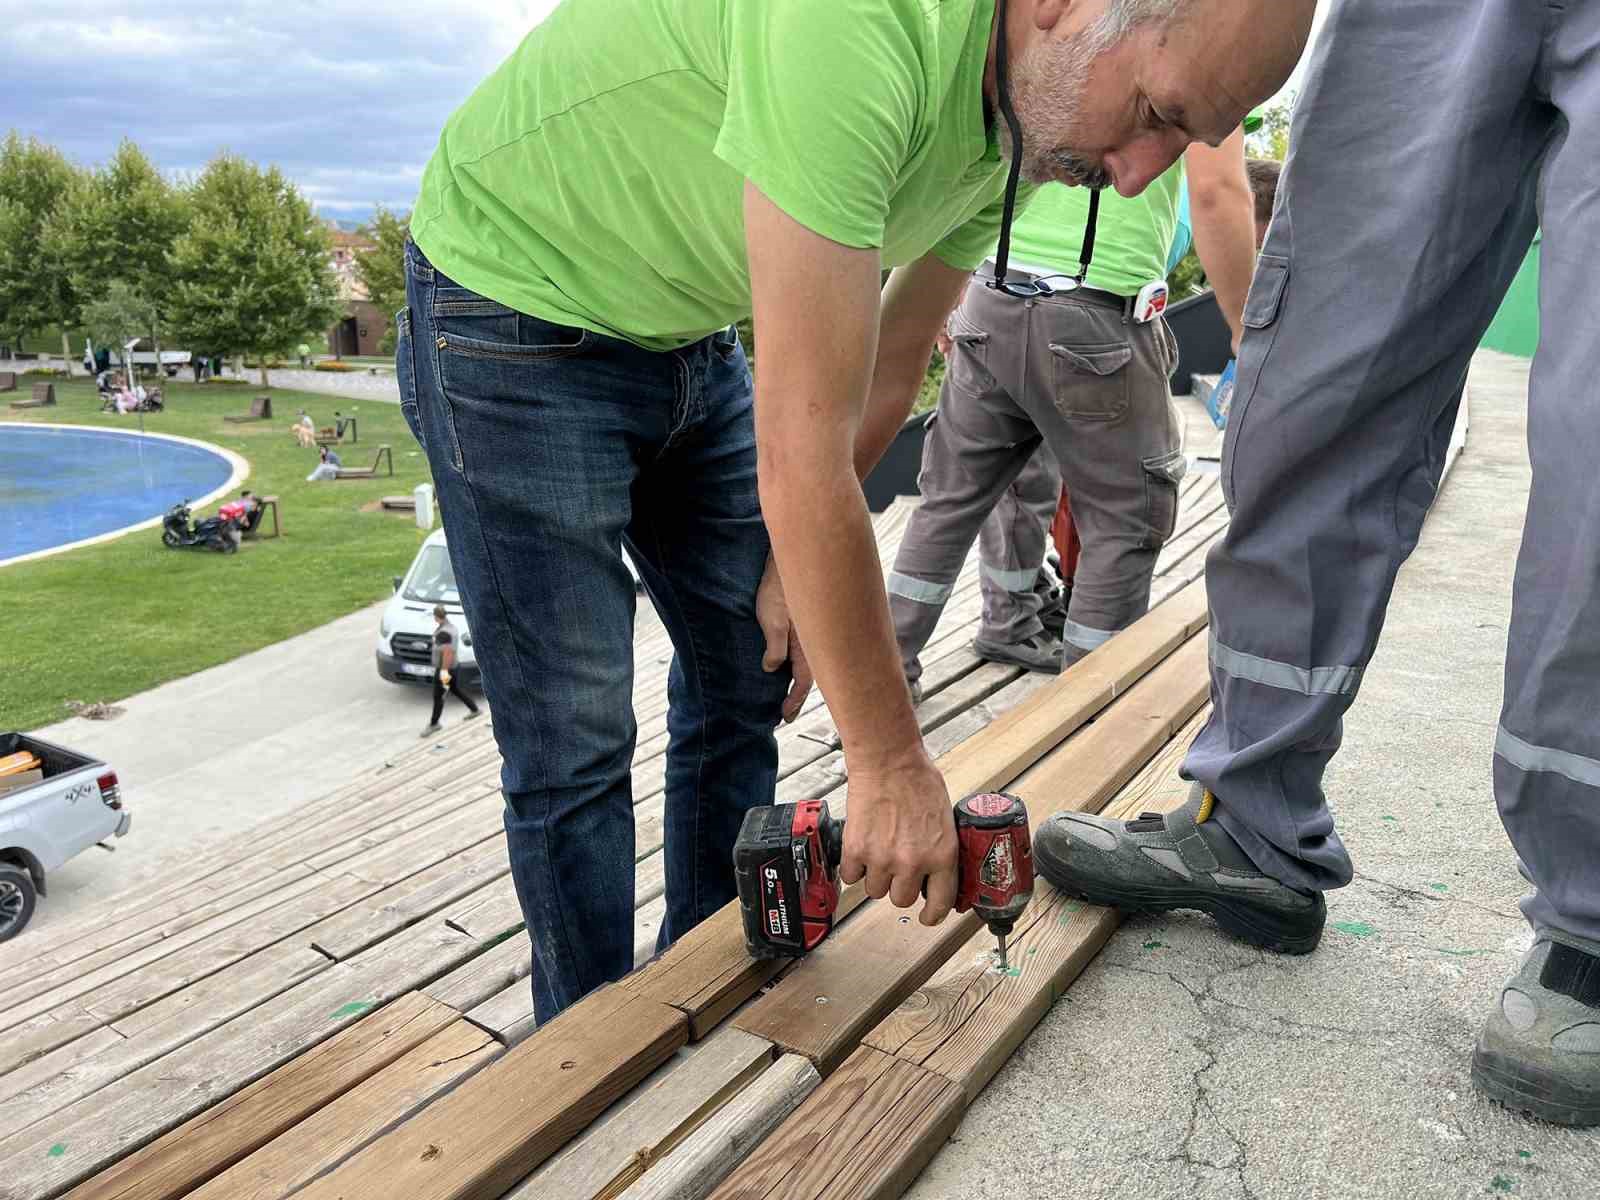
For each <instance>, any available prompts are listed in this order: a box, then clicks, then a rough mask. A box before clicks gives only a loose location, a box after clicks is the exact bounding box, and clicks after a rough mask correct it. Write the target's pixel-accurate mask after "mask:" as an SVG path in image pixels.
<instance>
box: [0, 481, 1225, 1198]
mask: <svg viewBox="0 0 1600 1200" xmlns="http://www.w3.org/2000/svg"><path fill="white" fill-rule="evenodd" d="M1184 501H1185V503H1184V515H1183V518H1182V520H1181V521H1180V526H1179V530H1178V532H1177V534H1176V535H1175V537H1174V538H1173V539H1172V541H1171V542H1170V544H1169V546H1168V547H1167V549H1166V552H1165V553H1164V555H1163V561H1162V564H1161V573H1160V575H1159V577H1158V588H1157V598H1158V599H1164V600H1165V603H1161V604H1160V605H1159V606H1158V607H1157V608H1155V609H1154V610H1153V611H1152V613H1151V615H1150V616H1149V617H1147V618H1145V619H1144V620H1143V621H1142V622H1140V623H1139V624H1138V625H1137V626H1135V627H1134V628H1132V629H1130V630H1128V631H1126V632H1125V633H1123V634H1121V635H1119V636H1118V637H1116V638H1114V639H1113V640H1112V641H1111V642H1110V643H1108V644H1107V645H1106V646H1105V647H1103V648H1102V649H1101V650H1099V651H1096V653H1095V654H1094V655H1092V656H1091V657H1090V658H1089V659H1088V660H1086V661H1085V662H1084V663H1082V664H1080V665H1079V666H1077V667H1075V668H1074V669H1073V670H1072V671H1071V672H1069V673H1068V674H1067V675H1065V676H1063V677H1062V678H1061V679H1059V680H1053V679H1046V678H1043V677H1040V676H1030V675H1024V674H1023V673H1022V672H1020V671H1018V670H1016V669H1012V668H1005V667H1000V666H997V665H995V664H990V663H983V662H980V661H979V660H977V659H976V658H975V657H974V656H973V655H972V654H971V652H970V649H968V647H967V641H968V639H969V638H970V635H971V624H972V621H973V620H974V618H975V617H976V615H977V612H978V605H979V601H978V594H977V584H976V572H975V571H972V570H969V571H968V572H967V573H966V574H964V576H963V580H962V583H961V584H960V586H958V589H957V592H956V595H955V596H954V597H953V599H952V601H951V605H950V608H949V610H948V613H947V619H946V621H945V622H944V623H943V624H942V625H941V629H940V637H939V639H938V640H937V641H935V642H934V643H932V644H930V646H929V649H928V651H927V653H926V654H925V655H924V662H925V665H926V673H925V676H924V683H925V687H926V689H927V691H926V696H925V699H924V701H923V703H922V705H921V706H920V708H919V715H920V716H921V718H922V723H923V728H924V730H925V734H926V736H927V738H928V741H929V743H930V746H932V747H933V748H934V749H935V751H936V752H939V753H942V757H941V758H940V766H941V769H943V770H944V772H945V775H946V779H947V781H948V784H949V787H950V790H951V792H952V793H953V794H959V793H963V792H968V791H976V790H982V789H984V788H990V787H999V786H1006V785H1010V786H1011V787H1013V788H1014V789H1015V790H1017V791H1019V792H1020V793H1021V794H1022V795H1023V796H1024V797H1025V798H1026V799H1027V801H1028V803H1029V808H1030V811H1031V812H1032V813H1033V815H1034V816H1035V818H1036V819H1042V817H1043V816H1045V815H1047V814H1048V813H1049V812H1052V811H1057V810H1059V809H1062V808H1068V807H1071V808H1080V809H1098V808H1100V807H1102V806H1108V805H1109V806H1110V807H1111V808H1113V809H1121V808H1126V809H1128V810H1130V811H1133V810H1137V809H1140V808H1151V807H1159V806H1162V805H1164V804H1167V803H1172V802H1175V801H1176V795H1175V793H1173V792H1171V790H1170V788H1169V787H1167V785H1168V784H1169V783H1170V781H1171V778H1172V776H1173V771H1174V764H1175V762H1176V759H1177V755H1178V753H1179V751H1180V749H1181V744H1182V743H1183V742H1184V741H1186V737H1184V736H1182V733H1181V731H1183V730H1184V729H1185V728H1186V724H1187V723H1190V722H1191V721H1192V719H1194V718H1195V717H1196V715H1197V713H1198V712H1199V709H1200V706H1201V705H1202V703H1203V702H1204V699H1205V687H1206V673H1205V647H1204V635H1203V633H1202V627H1203V625H1204V620H1205V604H1204V598H1203V595H1202V593H1201V592H1200V590H1199V586H1198V585H1191V586H1186V585H1187V584H1188V583H1189V581H1190V580H1191V579H1193V578H1194V577H1195V576H1197V575H1198V573H1199V571H1200V568H1201V565H1202V561H1203V555H1204V550H1205V548H1206V547H1207V546H1208V545H1209V544H1210V542H1211V541H1212V540H1213V539H1214V538H1215V537H1216V536H1217V534H1218V533H1219V532H1220V530H1221V528H1222V527H1223V524H1224V522H1225V514H1224V513H1223V511H1222V501H1221V496H1220V493H1219V492H1218V489H1217V487H1216V484H1215V480H1214V478H1203V477H1202V478H1200V479H1195V480H1191V481H1190V482H1189V483H1188V484H1186V485H1185V493H1184ZM906 512H907V510H906V509H905V508H903V507H900V508H896V509H893V510H891V511H890V513H888V514H885V516H884V518H882V519H880V521H879V534H880V553H882V555H883V557H884V559H885V561H888V560H890V559H891V558H892V555H893V547H894V544H895V542H896V541H897V539H898V536H899V533H900V532H901V530H902V529H903V527H904V520H905V516H906ZM668 653H669V651H668V649H667V645H666V642H665V636H664V634H663V633H661V631H660V630H659V628H654V629H644V630H642V632H641V635H640V639H639V643H638V645H637V647H636V656H637V662H638V664H639V672H638V677H637V679H636V688H635V698H636V712H637V714H638V716H639V722H640V742H639V749H638V753H637V754H636V758H635V775H634V778H635V795H636V800H637V808H636V816H637V822H636V825H637V829H638V853H637V857H638V872H637V880H638V882H637V900H638V904H639V910H638V915H639V921H638V932H639V938H638V950H639V954H640V957H641V959H643V958H644V957H646V956H647V955H648V954H649V952H650V950H651V948H652V947H653V943H654V931H655V928H656V924H657V923H658V922H659V919H660V911H661V909H660V898H661V887H662V884H661V872H660V824H661V803H662V795H661V768H662V765H663V764H662V752H663V750H664V748H665V734H664V722H663V716H664V710H665V660H666V655H667V654H668ZM780 761H781V764H782V767H781V773H782V780H781V783H780V798H783V799H791V798H797V797H801V796H808V795H824V794H826V795H829V796H830V803H831V804H832V805H833V806H834V807H835V808H836V809H837V808H840V807H842V806H843V803H844V801H845V795H844V783H845V779H844V771H843V762H842V756H841V754H840V752H839V749H838V739H837V734H836V731H835V730H834V729H833V727H832V725H831V722H830V721H829V719H828V716H827V712H826V708H825V706H823V705H821V703H820V701H819V700H818V699H817V698H815V697H813V700H812V702H811V704H810V705H809V707H808V711H807V712H806V713H805V714H803V715H802V717H801V719H800V721H799V722H797V723H796V724H795V725H794V726H791V727H788V728H786V729H785V730H784V731H783V733H782V735H781V736H780ZM498 767H499V763H498V756H497V754H496V752H495V750H494V746H493V742H492V740H491V738H490V737H489V736H488V731H486V730H479V729H473V728H471V727H468V728H467V730H466V732H464V733H458V734H456V735H453V736H452V737H451V739H450V740H449V742H448V743H447V744H445V746H444V748H443V749H439V748H436V747H433V746H423V747H419V748H418V749H417V750H415V751H413V752H411V753H409V754H408V755H406V756H404V757H403V758H400V759H395V760H393V761H392V762H391V764H388V765H387V766H386V768H385V769H383V770H379V771H375V772H373V773H370V774H368V775H367V776H365V777H363V778H362V779H360V780H357V781H355V782H354V783H352V784H351V785H350V786H349V787H347V788H345V789H343V790H341V791H340V792H338V793H335V794H334V795H333V796H330V797H328V798H326V799H325V800H323V801H319V802H317V804H315V805H312V806H310V807H309V808H308V809H306V810H302V811H301V812H298V813H296V814H294V815H293V816H292V817H291V818H288V819H285V820H283V821H280V822H276V823H273V824H271V825H268V826H266V827H264V828H262V829H259V830H256V831H254V832H253V833H252V834H251V835H250V837H248V838H246V839H242V840H241V841H239V842H237V843H235V844H233V845H230V846H228V847H225V848H224V849H222V850H221V851H218V852H216V853H215V854H213V855H211V856H209V857H208V858H207V859H206V860H204V861H202V862H198V863H197V864H196V867H195V872H194V874H193V875H191V876H189V877H187V878H186V879H184V880H182V881H175V882H174V884H173V885H172V886H171V887H169V888H166V889H163V890H161V891H152V892H150V893H148V894H146V895H144V896H142V897H141V898H140V899H139V900H138V901H137V902H135V903H132V904H130V905H128V906H127V907H126V908H125V909H123V910H121V911H119V912H118V913H117V915H116V918H115V919H114V920H108V919H105V918H101V919H100V920H99V921H98V922H94V921H86V922H79V923H77V924H75V925H71V926H63V927H61V928H60V929H58V930H54V931H46V932H47V936H46V937H44V938H42V939H40V940H39V941H37V942H35V943H34V946H33V947H31V948H30V954H29V957H28V960H27V961H26V962H22V961H15V960H11V959H6V960H4V961H3V962H0V1200H47V1198H49V1197H54V1196H58V1195H63V1194H69V1195H71V1196H73V1197H75V1198H86V1197H106V1198H109V1197H119V1198H121V1197H148V1198H151V1200H156V1198H166V1197H172V1198H174V1200H176V1198H177V1197H180V1196H190V1195H200V1196H204V1197H207V1198H208V1200H220V1198H221V1197H234V1196H241V1195H242V1196H250V1197H260V1198H261V1200H267V1198H269V1197H286V1196H290V1195H295V1196H300V1195H305V1196H308V1197H313V1198H318V1200H321V1198H332V1197H346V1198H353V1197H357V1196H371V1197H379V1196H382V1197H384V1200H390V1198H391V1197H392V1196H394V1195H405V1196H407V1198H408V1200H410V1198H411V1195H412V1194H413V1193H415V1194H416V1195H417V1196H419V1197H429V1196H437V1197H483V1198H484V1200H498V1198H499V1197H502V1196H512V1197H519V1198H531V1197H535V1196H538V1197H545V1196H573V1197H579V1198H582V1197H595V1196H616V1195H624V1194H626V1195H628V1196H630V1197H635V1198H637V1197H642V1196H650V1197H665V1196H675V1197H679V1196H696V1197H699V1196H705V1195H708V1194H711V1192H712V1190H713V1189H715V1188H718V1187H719V1186H720V1192H719V1193H718V1194H722V1195H729V1196H732V1195H740V1196H745V1195H749V1196H756V1195H760V1196H768V1195H771V1196H811V1195H817V1196H822V1195H829V1196H834V1195H838V1196H844V1195H893V1194H898V1191H899V1190H901V1189H902V1188H903V1187H904V1185H905V1183H906V1182H908V1181H909V1179H910V1178H912V1177H914V1175H915V1172H916V1171H917V1170H918V1169H920V1167H921V1165H922V1164H923V1163H924V1162H925V1161H926V1159H927V1157H928V1156H930V1155H931V1154H932V1153H933V1152H934V1151H935V1150H936V1149H937V1147H938V1145H939V1144H941V1142H942V1139H943V1137H944V1136H945V1135H947V1134H948V1132H949V1130H950V1129H951V1128H953V1126H954V1123H955V1122H956V1121H958V1120H959V1118H960V1114H961V1111H962V1110H963V1108H964V1106H965V1104H966V1102H967V1101H968V1100H969V1099H970V1098H971V1097H972V1096H973V1095H974V1094H976V1092H977V1090H978V1089H980V1088H981V1087H982V1086H983V1083H984V1082H986V1081H987V1079H988V1078H989V1077H990V1076H991V1075H992V1074H993V1072H994V1070H996V1069H997V1068H998V1066H999V1064H1000V1063H1001V1062H1003V1061H1004V1059H1005V1057H1006V1056H1007V1055H1008V1054H1009V1053H1010V1051H1011V1050H1012V1049H1014V1048H1015V1046H1016V1045H1017V1044H1018V1042H1019V1041H1020V1039H1021V1038H1022V1037H1023V1036H1024V1035H1025V1034H1026V1032H1027V1030H1028V1029H1029V1028H1031V1026H1032V1024H1033V1023H1034V1022H1036V1021H1037V1020H1038V1019H1039V1017H1040V1016H1041V1015H1042V1014H1043V1012H1044V1011H1045V1009H1046V1008H1047V1007H1048V1005H1049V1003H1050V1002H1051V1001H1052V1000H1053V999H1054V998H1055V997H1056V996H1057V995H1059V993H1060V991H1061V990H1062V989H1064V988H1065V987H1066V986H1067V984H1068V983H1069V982H1070V980H1071V979H1072V977H1073V976H1075V975H1076V973H1077V972H1078V970H1080V969H1081V968H1082V965H1083V964H1084V962H1086V961H1087V960H1088V959H1089V957H1091V956H1092V955H1093V953H1094V952H1095V950H1096V949H1098V947H1099V945H1100V944H1101V943H1102V942H1103V941H1104V939H1105V937H1106V936H1108V934H1109V932H1110V930H1111V928H1112V927H1113V925H1114V917H1113V915H1112V914H1109V913H1106V912H1104V911H1102V910H1098V909H1092V908H1088V907H1085V906H1082V905H1077V904H1074V903H1072V902H1069V901H1066V900H1064V899H1063V898H1061V897H1059V896H1055V895H1053V894H1052V892H1051V891H1050V889H1049V888H1048V886H1041V888H1040V890H1039V891H1038V892H1037V893H1036V896H1035V900H1034V903H1033V905H1032V906H1031V907H1030V909H1029V910H1028V914H1027V915H1026V917H1025V918H1024V922H1023V923H1022V924H1021V925H1019V927H1018V929H1017V932H1016V935H1015V937H1014V944H1015V945H1016V946H1017V951H1016V956H1015V960H1014V969H1013V971H1012V972H1010V973H1008V974H1006V975H1004V976H1001V975H997V974H995V973H994V972H993V971H992V970H990V969H989V966H988V958H987V953H988V949H989V948H990V947H992V939H991V938H989V937H988V935H987V933H986V932H984V931H982V930H981V927H980V926H978V924H977V923H976V921H975V919H974V918H972V917H971V916H970V915H969V916H967V917H965V918H959V919H958V918H952V919H951V920H949V921H947V922H946V923H945V924H944V925H943V926H941V927H939V928H937V929H925V928H923V927H922V926H921V925H920V924H918V923H916V922H915V920H914V919H911V918H909V917H908V916H907V914H904V913H901V912H899V911H898V910H894V909H892V908H890V907H889V906H887V905H885V904H879V903H873V902H867V903H863V902H862V897H861V895H860V893H859V891H858V890H855V889H852V890H849V891H847V893H846V896H845V899H844V902H843V903H842V905H841V917H842V920H841V922H840V925H839V928H838V929H837V930H836V932H835V933H834V935H833V936H832V938H830V940H829V941H828V942H827V943H825V944H824V945H823V946H822V947H821V948H820V949H819V950H818V951H816V952H815V953H813V954H812V955H811V956H809V957H808V958H807V959H806V960H804V961H803V962H802V963H800V964H798V965H792V966H785V965H778V964H755V963H752V962H750V961H749V960H748V959H747V958H746V957H745V954H744V951H743V940H742V935H741V934H740V930H739V922H738V918H737V914H736V913H734V912H732V911H727V910H725V911H724V912H722V913H720V914H718V916H716V917H714V918H713V919H712V920H710V921H708V922H706V923H705V924H704V925H703V926H701V927H700V928H699V929H697V930H695V931H694V932H693V933H691V934H690V935H689V936H688V937H686V938H684V939H682V940H681V941H680V942H679V943H677V944H676V945H675V946H674V947H673V948H672V949H671V950H670V951H668V952H667V953H666V954H665V955H663V956H661V957H660V958H658V959H654V960H652V961H649V962H647V963H645V965H644V966H643V968H642V969H641V970H639V971H637V972H636V973H635V974H634V975H632V976H630V977H629V978H628V979H626V980H624V981H623V982H621V983H619V984H617V985H614V986H612V987H609V988H606V989H603V990H602V991H600V992H598V993H596V994H595V995H594V996H591V997H590V998H588V999H587V1000H585V1001H584V1002H583V1003H582V1004H580V1005H577V1006H575V1007H574V1008H573V1009H572V1010H570V1011H569V1012H567V1013H565V1014H563V1016H562V1017H561V1018H560V1019H559V1020H557V1021H555V1022H553V1023H551V1024H550V1025H549V1026H548V1027H546V1028H544V1029H541V1030H539V1031H538V1032H537V1033H533V1032H532V1014H531V1004H530V999H529V993H530V989H529V985H528V981H527V978H526V976H527V974H528V970H529V962H528V949H527V944H526V939H525V937H524V936H523V935H522V933H521V932H520V926H521V917H520V912H519V911H518V909H517V905H516V900H515V896H514V894H513V892H512V890H511V888H510V884H509V879H508V878H507V875H506V865H505V859H504V853H505V851H504V844H503V837H502V835H501V833H500V831H499V804H500V801H499V798H498V794H497V782H498ZM775 1127H781V1128H782V1130H783V1134H782V1136H778V1137H768V1138H767V1139H766V1140H765V1141H762V1138H763V1135H764V1134H766V1133H767V1132H768V1131H769V1130H771V1129H773V1128H775ZM819 1146H827V1147H830V1148H837V1151H838V1152H837V1153H826V1154H825V1153H822V1152H820V1151H819V1150H818V1149H817V1147H819ZM752 1149H754V1152H753V1153H752ZM730 1173H731V1174H730Z"/></svg>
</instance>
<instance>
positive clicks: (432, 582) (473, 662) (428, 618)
mask: <svg viewBox="0 0 1600 1200" xmlns="http://www.w3.org/2000/svg"><path fill="white" fill-rule="evenodd" d="M436 604H442V605H444V607H445V610H446V611H447V612H448V613H449V614H450V623H451V624H452V625H454V626H455V627H456V628H457V629H458V630H459V631H460V632H461V642H460V644H459V645H458V646H456V666H455V670H454V672H453V674H454V675H455V677H456V678H457V679H459V680H460V681H461V686H462V687H470V688H478V687H480V686H481V685H480V684H479V676H478V658H477V654H476V653H475V651H474V650H473V648H472V631H471V630H470V629H468V628H467V614H466V613H464V612H462V611H461V593H460V592H459V591H457V590H456V573H455V570H454V568H452V567H451V565H450V553H449V551H448V550H446V549H445V544H444V530H442V529H436V530H434V531H433V532H432V533H430V534H429V535H428V540H427V541H425V542H423V543H422V549H420V550H418V551H417V557H416V558H415V559H413V560H412V563H411V567H410V569H409V570H407V571H406V573H405V574H404V575H399V576H396V577H395V581H394V595H393V597H391V598H390V600H389V603H388V604H387V605H386V606H385V607H384V610H383V619H382V620H381V621H380V622H379V623H378V648H377V649H378V674H379V675H382V676H383V677H384V678H385V679H387V680H389V681H390V682H392V683H427V684H431V683H432V682H433V631H434V628H435V625H434V620H433V607H434V605H436Z"/></svg>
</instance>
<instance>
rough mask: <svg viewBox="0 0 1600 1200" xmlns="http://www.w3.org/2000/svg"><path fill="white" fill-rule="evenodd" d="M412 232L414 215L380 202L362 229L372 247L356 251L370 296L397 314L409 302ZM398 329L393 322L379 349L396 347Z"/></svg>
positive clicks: (381, 306) (390, 311) (378, 303)
mask: <svg viewBox="0 0 1600 1200" xmlns="http://www.w3.org/2000/svg"><path fill="white" fill-rule="evenodd" d="M410 231H411V214H410V213H406V214H405V215H404V216H399V215H397V214H395V213H392V212H390V211H389V210H388V209H386V208H384V207H383V206H382V205H379V207H378V211H377V212H376V213H375V214H374V216H373V218H372V221H371V223H370V224H367V225H364V226H362V229H361V232H362V233H364V234H365V235H366V236H367V237H369V238H371V239H372V246H371V248H370V249H366V250H357V251H356V253H355V260H356V275H357V276H358V277H359V278H360V280H361V284H362V286H363V287H365V288H366V289H367V299H368V300H370V301H372V303H374V304H376V305H377V306H378V307H379V308H380V309H381V310H382V311H383V312H385V313H396V312H399V311H400V309H402V308H404V307H405V303H406V238H407V236H409V234H410ZM394 341H395V329H394V325H393V324H392V323H391V324H390V325H389V327H388V329H387V330H386V331H385V332H384V335H383V341H382V342H381V343H380V346H379V348H380V349H382V350H384V351H391V350H393V349H394Z"/></svg>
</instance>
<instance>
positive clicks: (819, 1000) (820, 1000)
mask: <svg viewBox="0 0 1600 1200" xmlns="http://www.w3.org/2000/svg"><path fill="white" fill-rule="evenodd" d="M827 1002H828V998H827V997H826V996H818V997H817V1003H818V1004H826V1003H827Z"/></svg>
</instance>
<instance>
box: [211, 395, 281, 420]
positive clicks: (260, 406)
mask: <svg viewBox="0 0 1600 1200" xmlns="http://www.w3.org/2000/svg"><path fill="white" fill-rule="evenodd" d="M222 419H223V420H224V421H229V422H232V423H233V424H235V425H243V424H244V423H245V422H247V421H270V420H272V397H271V396H257V397H256V398H255V399H254V400H252V401H250V411H249V412H247V413H243V414H240V415H238V416H232V417H223V418H222Z"/></svg>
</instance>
